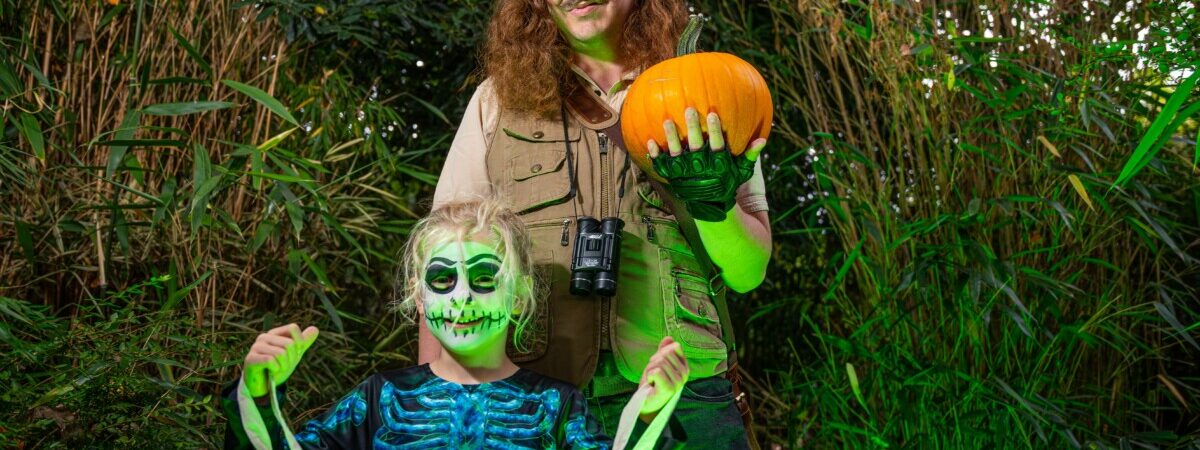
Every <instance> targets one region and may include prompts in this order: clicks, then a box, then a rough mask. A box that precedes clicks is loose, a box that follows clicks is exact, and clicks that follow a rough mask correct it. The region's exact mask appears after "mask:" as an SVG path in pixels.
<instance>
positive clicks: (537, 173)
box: [502, 144, 571, 214]
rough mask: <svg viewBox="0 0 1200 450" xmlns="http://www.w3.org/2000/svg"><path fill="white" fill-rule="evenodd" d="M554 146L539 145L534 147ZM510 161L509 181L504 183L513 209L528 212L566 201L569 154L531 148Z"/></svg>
mask: <svg viewBox="0 0 1200 450" xmlns="http://www.w3.org/2000/svg"><path fill="white" fill-rule="evenodd" d="M544 146H554V144H537V145H535V147H544ZM526 150H527V151H525V152H520V153H517V154H516V155H515V156H513V157H511V158H509V160H508V169H507V170H508V174H509V180H511V181H505V182H504V183H503V187H502V189H503V192H504V193H505V194H506V195H507V196H508V201H510V202H511V205H512V208H513V211H516V213H517V214H525V213H528V212H532V211H535V210H538V209H542V208H545V207H547V206H550V205H557V204H559V203H563V202H565V201H567V197H568V196H569V194H570V193H571V178H570V177H569V176H568V175H567V168H566V159H567V154H566V152H564V151H563V150H562V149H558V148H529V149H526Z"/></svg>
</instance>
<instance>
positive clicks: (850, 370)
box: [846, 363, 867, 409]
mask: <svg viewBox="0 0 1200 450" xmlns="http://www.w3.org/2000/svg"><path fill="white" fill-rule="evenodd" d="M846 376H848V377H850V390H851V391H854V398H856V399H858V404H860V405H862V407H863V409H867V401H866V400H863V396H862V390H861V389H859V387H858V372H856V371H855V370H854V364H850V363H846Z"/></svg>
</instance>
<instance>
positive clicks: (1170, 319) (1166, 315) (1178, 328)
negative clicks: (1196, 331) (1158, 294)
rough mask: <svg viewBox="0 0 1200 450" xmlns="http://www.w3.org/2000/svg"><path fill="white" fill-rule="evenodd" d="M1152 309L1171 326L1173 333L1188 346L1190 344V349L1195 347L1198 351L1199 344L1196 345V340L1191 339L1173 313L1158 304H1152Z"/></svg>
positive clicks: (1199, 348)
mask: <svg viewBox="0 0 1200 450" xmlns="http://www.w3.org/2000/svg"><path fill="white" fill-rule="evenodd" d="M1154 309H1156V310H1158V314H1159V315H1161V316H1162V317H1163V319H1166V321H1167V323H1169V324H1171V328H1174V329H1175V332H1176V333H1177V334H1179V336H1180V337H1182V338H1183V340H1185V341H1187V343H1189V344H1192V347H1196V349H1198V350H1200V344H1197V343H1196V340H1195V339H1192V336H1191V334H1190V333H1188V331H1187V329H1186V328H1184V326H1183V324H1182V323H1180V322H1179V318H1178V317H1175V313H1173V312H1171V310H1170V309H1168V308H1167V307H1166V305H1163V304H1162V303H1159V302H1154Z"/></svg>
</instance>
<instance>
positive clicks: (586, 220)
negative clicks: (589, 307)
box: [571, 216, 625, 297]
mask: <svg viewBox="0 0 1200 450" xmlns="http://www.w3.org/2000/svg"><path fill="white" fill-rule="evenodd" d="M575 224H576V225H577V231H578V232H577V233H576V235H575V249H574V250H572V252H571V294H573V295H580V296H585V295H590V294H593V293H594V294H596V295H600V296H603V297H612V296H614V295H616V293H617V265H618V263H619V262H620V260H621V229H622V228H624V227H625V222H624V221H622V220H621V219H619V218H616V217H605V218H604V219H601V220H596V219H595V218H594V217H591V216H583V217H580V218H578V219H577V220H576V221H575Z"/></svg>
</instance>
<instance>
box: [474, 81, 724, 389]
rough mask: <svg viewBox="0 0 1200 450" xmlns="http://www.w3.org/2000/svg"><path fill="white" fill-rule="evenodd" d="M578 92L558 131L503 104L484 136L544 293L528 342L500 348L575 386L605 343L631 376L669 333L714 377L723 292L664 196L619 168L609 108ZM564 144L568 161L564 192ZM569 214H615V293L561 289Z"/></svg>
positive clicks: (634, 170) (571, 240)
mask: <svg viewBox="0 0 1200 450" xmlns="http://www.w3.org/2000/svg"><path fill="white" fill-rule="evenodd" d="M586 91H587V90H586V89H580V90H577V91H576V94H575V95H573V96H572V97H571V100H569V101H568V107H567V110H568V111H569V112H567V113H566V114H565V117H566V119H567V120H566V130H565V132H564V127H563V121H562V120H561V119H559V118H558V117H555V118H552V119H547V118H542V117H537V116H533V115H529V114H521V113H516V112H513V111H509V110H504V111H502V112H501V113H500V119H499V126H498V128H497V132H496V133H495V134H494V137H493V138H492V142H490V143H489V145H488V150H487V156H486V159H487V171H488V177H489V178H490V180H489V181H490V182H491V185H492V186H493V189H494V190H495V193H496V194H497V195H498V196H499V197H500V198H501V199H503V200H506V201H508V202H510V203H509V204H510V205H512V207H513V210H514V211H516V212H517V213H518V214H519V215H520V216H522V218H523V219H524V221H525V224H526V225H527V227H528V229H529V234H530V237H531V239H532V242H533V256H534V263H535V265H536V270H537V272H538V273H537V275H538V277H539V278H540V281H541V283H542V286H543V288H544V289H543V290H544V291H545V292H547V295H546V296H545V297H544V298H542V299H540V300H541V301H539V303H538V308H537V313H536V314H535V317H534V319H533V320H532V321H531V330H529V332H528V334H530V335H531V336H532V337H531V339H530V341H529V346H528V348H527V349H526V350H528V351H525V352H519V351H517V350H516V349H514V348H512V347H510V348H509V354H510V356H511V357H512V359H513V360H514V361H516V362H517V363H520V364H521V365H522V366H524V367H527V368H530V369H533V370H536V371H538V372H540V373H543V374H546V375H549V376H553V377H555V378H559V379H562V380H566V381H568V382H571V383H574V384H575V385H578V386H585V385H586V384H587V383H588V381H589V380H590V379H591V378H592V375H593V373H594V372H595V370H596V365H597V358H598V355H599V352H600V350H601V349H611V350H612V352H613V355H614V357H615V360H616V363H617V367H618V369H619V371H620V373H621V375H622V376H623V377H624V378H625V379H627V380H630V381H632V382H635V383H636V382H637V381H638V380H639V378H640V377H641V372H642V369H643V368H644V367H645V366H646V364H647V362H648V361H649V358H650V356H651V355H653V354H654V352H655V351H656V350H657V348H658V343H659V341H660V340H662V338H663V336H667V335H670V336H672V337H673V338H674V339H675V340H676V341H678V342H680V344H681V345H682V346H683V348H684V354H685V356H687V358H688V363H689V365H690V367H691V376H690V377H691V378H693V379H695V378H700V377H707V376H712V375H716V374H720V373H722V372H724V371H725V370H726V368H727V362H726V357H727V356H728V349H727V348H726V344H725V341H724V340H723V339H722V328H721V323H720V319H719V314H718V310H717V307H716V305H717V303H716V301H717V299H718V297H719V296H724V295H725V290H724V288H723V287H714V286H721V285H720V283H719V282H718V283H713V282H712V281H713V280H717V279H718V278H719V277H716V276H714V275H715V273H714V270H713V268H712V266H711V264H707V263H703V262H702V261H705V262H706V261H708V259H707V257H706V256H705V255H697V253H696V252H697V251H703V248H702V246H700V245H696V246H693V245H691V244H689V242H688V241H687V240H686V239H685V237H684V233H683V231H682V230H681V229H680V226H679V224H678V223H677V221H676V218H675V216H674V215H673V214H672V212H671V210H672V208H671V207H670V205H671V203H670V202H664V201H663V198H662V197H661V196H660V192H664V191H659V190H657V189H655V187H654V186H652V185H651V182H650V181H649V180H648V178H647V177H646V174H645V173H643V172H642V171H641V170H639V169H638V167H637V166H636V165H633V164H628V169H627V173H625V175H624V176H622V172H623V170H622V169H625V168H626V167H627V164H626V154H625V146H624V145H623V142H622V139H621V133H620V123H619V122H618V120H617V114H616V112H615V111H613V110H612V109H611V108H609V107H608V105H607V104H605V103H604V102H603V101H601V100H600V99H599V98H597V97H594V96H590V94H580V92H586ZM581 95H586V96H588V97H586V98H581ZM556 116H557V115H556ZM564 143H569V144H570V151H571V153H572V154H571V161H572V162H573V163H574V165H575V166H576V169H575V176H576V182H577V194H576V195H575V196H574V197H572V196H571V195H570V191H571V180H570V174H571V172H572V170H570V168H569V167H568V165H567V161H568V158H567V153H566V151H567V148H566V146H565V145H564ZM576 211H578V214H579V215H580V216H582V215H590V216H592V217H594V218H596V219H601V218H604V217H608V216H614V215H615V216H617V217H619V218H620V219H621V220H623V221H624V222H625V226H624V231H623V233H622V234H621V253H620V262H619V275H618V280H617V295H616V296H615V297H612V298H605V297H600V296H596V295H591V296H587V297H580V296H575V295H572V294H571V293H570V291H569V289H570V287H569V286H570V284H569V283H570V272H571V255H572V250H573V248H574V244H575V235H576V223H575V222H576V221H575V219H576ZM721 300H723V298H722V299H721ZM722 305H723V303H722Z"/></svg>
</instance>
